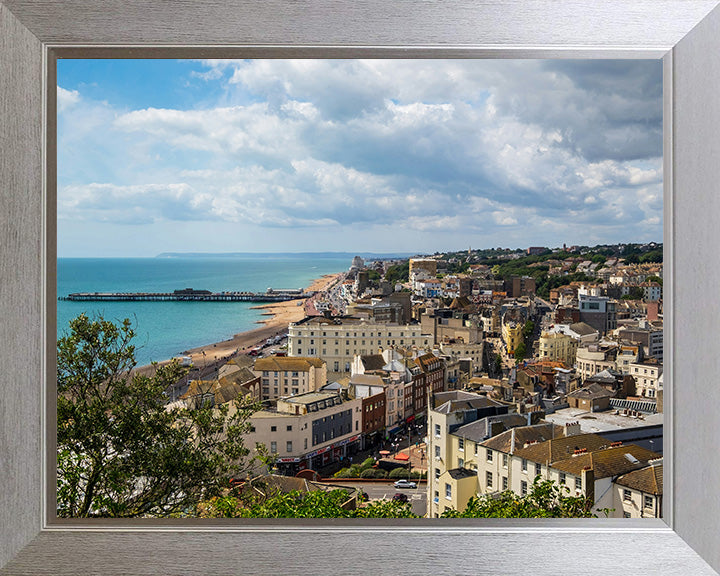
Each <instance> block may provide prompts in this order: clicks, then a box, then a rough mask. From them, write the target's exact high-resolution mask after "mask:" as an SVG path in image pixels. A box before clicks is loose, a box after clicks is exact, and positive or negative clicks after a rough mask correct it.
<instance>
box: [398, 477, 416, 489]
mask: <svg viewBox="0 0 720 576" xmlns="http://www.w3.org/2000/svg"><path fill="white" fill-rule="evenodd" d="M395 488H417V484H415V482H410V480H405V479H402V480H398V481H397V482H395Z"/></svg>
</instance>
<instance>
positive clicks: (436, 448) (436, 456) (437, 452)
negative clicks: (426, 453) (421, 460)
mask: <svg viewBox="0 0 720 576" xmlns="http://www.w3.org/2000/svg"><path fill="white" fill-rule="evenodd" d="M435 458H440V446H435Z"/></svg>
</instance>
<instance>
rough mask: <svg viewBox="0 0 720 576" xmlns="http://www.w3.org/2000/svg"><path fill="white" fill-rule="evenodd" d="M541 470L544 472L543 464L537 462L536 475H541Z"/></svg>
mask: <svg viewBox="0 0 720 576" xmlns="http://www.w3.org/2000/svg"><path fill="white" fill-rule="evenodd" d="M541 472H542V465H540V464H535V476H540V473H541Z"/></svg>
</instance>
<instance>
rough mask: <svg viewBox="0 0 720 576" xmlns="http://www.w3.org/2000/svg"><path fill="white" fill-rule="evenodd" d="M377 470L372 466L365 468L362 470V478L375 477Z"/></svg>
mask: <svg viewBox="0 0 720 576" xmlns="http://www.w3.org/2000/svg"><path fill="white" fill-rule="evenodd" d="M375 477H376V476H375V470H373V469H372V468H368V469H367V470H363V471H362V472H360V478H375Z"/></svg>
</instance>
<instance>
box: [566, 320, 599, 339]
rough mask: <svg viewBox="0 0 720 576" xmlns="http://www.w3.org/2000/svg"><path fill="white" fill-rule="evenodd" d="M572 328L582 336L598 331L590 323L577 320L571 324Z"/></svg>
mask: <svg viewBox="0 0 720 576" xmlns="http://www.w3.org/2000/svg"><path fill="white" fill-rule="evenodd" d="M570 330H572V331H573V332H576V333H577V334H580V336H587V335H589V334H594V333H595V332H597V330H595V328H593V327H592V326H590V325H589V324H586V323H585V322H575V324H570Z"/></svg>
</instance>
